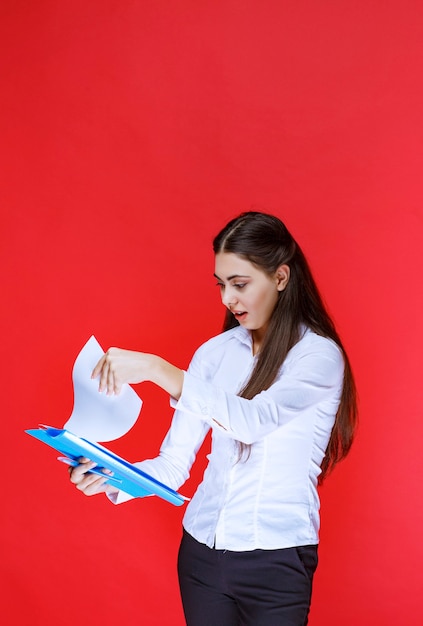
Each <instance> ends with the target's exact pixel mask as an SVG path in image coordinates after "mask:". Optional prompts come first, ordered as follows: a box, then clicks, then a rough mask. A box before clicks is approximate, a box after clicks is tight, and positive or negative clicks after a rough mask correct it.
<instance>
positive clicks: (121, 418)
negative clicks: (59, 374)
mask: <svg viewBox="0 0 423 626" xmlns="http://www.w3.org/2000/svg"><path fill="white" fill-rule="evenodd" d="M103 354H104V351H103V350H102V348H101V346H100V344H99V343H98V341H97V339H96V338H95V337H94V336H92V337H91V338H90V339H89V340H88V341H87V343H86V344H85V346H84V347H83V348H82V350H81V352H80V353H79V355H78V356H77V358H76V361H75V364H74V366H73V372H72V379H73V392H74V405H73V411H72V414H71V416H70V418H69V419H68V421H67V422H66V424H65V425H64V428H66V429H67V430H69V431H70V432H71V433H73V434H74V435H77V436H78V437H83V438H84V439H88V440H90V441H94V442H100V441H101V442H105V441H113V440H114V439H118V438H119V437H122V436H123V435H125V434H126V433H127V432H128V431H129V430H130V429H131V428H132V426H133V425H134V424H135V422H136V421H137V418H138V415H139V413H140V410H141V407H142V400H141V398H140V397H139V396H138V395H137V394H136V393H135V391H134V390H133V389H132V387H130V386H129V385H123V387H122V390H121V392H120V394H119V395H118V396H116V395H113V396H108V395H106V393H105V392H103V393H99V391H98V383H99V380H98V378H97V379H95V380H93V379H92V378H91V372H92V371H93V369H94V367H95V366H96V364H97V363H98V361H99V360H100V358H101V357H102V356H103Z"/></svg>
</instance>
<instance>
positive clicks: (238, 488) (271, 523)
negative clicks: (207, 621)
mask: <svg viewBox="0 0 423 626" xmlns="http://www.w3.org/2000/svg"><path fill="white" fill-rule="evenodd" d="M254 362H255V357H254V356H253V354H252V341H251V336H250V333H249V331H248V330H246V329H244V328H242V327H241V326H238V327H236V328H233V329H231V330H229V331H227V332H225V333H222V334H221V335H218V336H217V337H214V338H212V339H210V340H209V341H207V342H206V343H205V344H203V345H202V346H201V347H200V348H199V349H198V350H197V352H196V353H195V355H194V357H193V359H192V362H191V364H190V366H189V369H188V371H187V372H186V373H185V378H184V384H183V389H182V394H181V397H180V399H179V401H178V402H177V403H175V408H176V411H175V414H174V416H173V420H172V424H171V427H170V430H169V432H168V433H167V435H166V438H165V439H164V441H163V444H162V446H161V449H160V454H159V456H158V457H156V458H155V459H150V460H147V461H143V462H142V463H137V464H136V465H137V466H138V467H140V468H141V469H142V470H143V471H145V472H147V473H149V474H151V475H152V476H154V477H155V478H157V479H158V480H159V481H161V482H163V483H165V484H167V485H169V486H170V487H171V488H173V489H175V490H177V489H179V488H180V486H181V485H182V484H183V483H184V482H185V480H186V479H187V477H188V476H189V472H190V468H191V465H192V463H193V461H194V459H195V455H196V453H197V451H198V449H199V447H200V446H201V444H202V442H203V440H204V438H205V436H206V434H207V432H208V430H209V429H210V428H212V450H211V453H210V455H209V456H208V466H207V468H206V470H205V473H204V477H203V481H202V482H201V484H200V485H199V487H198V489H197V491H196V492H195V495H194V497H193V498H192V500H191V502H190V503H189V504H188V507H187V510H186V513H185V516H184V520H183V525H184V528H185V529H186V530H187V532H188V533H190V534H191V535H192V536H193V537H195V539H197V541H199V542H201V543H204V544H206V545H208V546H209V547H212V546H215V547H216V548H218V549H227V550H236V551H243V550H254V549H256V548H262V549H277V548H286V547H291V546H299V545H308V544H316V543H318V531H319V497H318V493H317V479H318V476H319V474H320V471H321V470H320V465H321V463H322V460H323V458H324V455H325V450H326V447H327V444H328V441H329V438H330V434H331V430H332V427H333V424H334V420H335V415H336V412H337V409H338V405H339V401H340V397H341V391H342V383H343V371H344V363H343V357H342V353H341V351H340V349H339V348H338V346H337V345H336V344H335V343H334V342H333V341H331V340H329V339H326V338H324V337H321V336H319V335H316V334H315V333H313V332H311V331H310V330H305V331H304V333H303V336H302V338H301V339H300V341H299V342H298V343H297V344H296V345H295V346H294V347H293V348H292V349H291V350H290V351H289V353H288V355H287V357H286V359H285V361H284V363H283V365H282V367H281V369H280V372H279V375H278V377H277V379H276V380H275V382H274V383H273V385H272V386H271V387H270V388H269V389H268V390H266V391H263V392H261V393H259V394H258V395H256V396H255V397H254V398H253V399H252V400H247V399H245V398H241V397H239V396H238V395H237V393H238V392H239V391H240V389H241V388H242V387H243V385H244V383H245V382H246V381H247V380H248V377H249V376H250V374H251V371H252V368H253V366H254ZM237 441H241V442H244V443H247V444H251V451H250V455H249V457H248V458H246V457H245V458H242V459H239V453H238V446H237ZM124 499H125V496H124V495H123V494H122V496H121V497H120V498H118V501H119V500H124Z"/></svg>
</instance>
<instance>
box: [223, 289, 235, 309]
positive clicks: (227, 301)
mask: <svg viewBox="0 0 423 626" xmlns="http://www.w3.org/2000/svg"><path fill="white" fill-rule="evenodd" d="M236 301H237V299H236V294H234V292H233V291H232V290H231V289H228V288H226V289H225V291H224V292H223V293H222V302H223V304H224V305H225V306H227V307H228V308H231V307H233V306H234V305H235V303H236Z"/></svg>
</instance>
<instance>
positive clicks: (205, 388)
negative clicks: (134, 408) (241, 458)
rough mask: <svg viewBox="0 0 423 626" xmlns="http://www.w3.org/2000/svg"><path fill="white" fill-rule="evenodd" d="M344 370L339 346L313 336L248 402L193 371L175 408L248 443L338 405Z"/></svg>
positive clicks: (185, 379)
mask: <svg viewBox="0 0 423 626" xmlns="http://www.w3.org/2000/svg"><path fill="white" fill-rule="evenodd" d="M297 345H298V344H297ZM295 348H296V346H294V348H293V351H294V350H295ZM343 371H344V362H343V357H342V353H341V351H340V349H339V348H338V346H337V345H336V344H335V343H333V342H332V341H330V340H328V339H325V338H318V341H316V342H314V343H311V344H310V345H308V346H307V347H305V348H303V347H302V348H301V349H299V350H298V351H297V353H296V354H295V356H291V357H289V358H288V357H287V359H286V362H285V363H284V366H283V367H282V368H281V373H280V375H279V377H278V379H277V380H276V382H275V383H274V384H273V385H272V386H271V387H270V388H269V389H268V390H266V391H262V392H261V393H259V394H257V395H256V396H255V397H254V398H253V399H252V400H247V399H245V398H241V397H239V396H238V395H236V394H234V393H228V392H227V391H225V390H224V389H222V388H219V387H216V386H215V385H214V384H213V383H212V382H209V381H207V380H204V379H201V378H198V377H196V375H195V373H194V372H187V373H186V375H185V378H184V384H183V389H182V394H181V397H180V399H179V401H178V403H177V404H176V407H177V409H178V410H179V411H183V412H187V413H190V414H192V415H198V416H201V417H202V419H204V420H206V421H207V423H208V424H209V425H210V426H211V427H213V428H218V429H220V430H221V432H226V433H227V435H228V436H230V437H232V438H233V439H236V440H238V441H241V442H243V443H246V444H252V443H254V442H255V441H259V440H260V439H262V438H263V437H265V436H266V435H269V434H270V433H271V432H273V431H274V430H276V429H277V428H280V427H281V426H283V425H284V424H287V423H288V422H290V421H291V420H293V419H295V418H296V417H297V416H298V415H300V414H301V413H302V412H304V411H306V410H308V409H310V408H311V407H313V406H316V405H318V404H319V403H321V402H324V401H333V402H334V403H336V404H338V403H339V399H340V393H341V389H342V382H343ZM335 412H336V411H335Z"/></svg>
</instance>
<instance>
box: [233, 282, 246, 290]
mask: <svg viewBox="0 0 423 626" xmlns="http://www.w3.org/2000/svg"><path fill="white" fill-rule="evenodd" d="M246 284H247V283H236V284H235V285H234V287H236V288H237V289H242V288H243V287H245V285H246Z"/></svg>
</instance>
